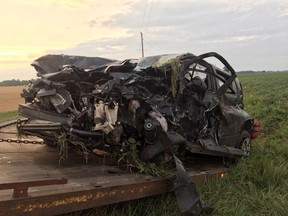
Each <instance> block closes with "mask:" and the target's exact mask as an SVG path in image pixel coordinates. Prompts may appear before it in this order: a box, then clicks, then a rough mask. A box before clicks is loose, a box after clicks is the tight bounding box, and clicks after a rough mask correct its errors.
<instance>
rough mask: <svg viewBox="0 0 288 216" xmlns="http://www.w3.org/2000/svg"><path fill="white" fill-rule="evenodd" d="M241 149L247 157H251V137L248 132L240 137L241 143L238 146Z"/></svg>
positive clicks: (244, 132)
mask: <svg viewBox="0 0 288 216" xmlns="http://www.w3.org/2000/svg"><path fill="white" fill-rule="evenodd" d="M237 147H238V148H239V149H241V150H242V151H244V154H245V156H249V155H250V151H251V136H250V133H249V132H248V131H242V133H241V135H240V137H239V143H238V145H237Z"/></svg>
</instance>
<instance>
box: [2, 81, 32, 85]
mask: <svg viewBox="0 0 288 216" xmlns="http://www.w3.org/2000/svg"><path fill="white" fill-rule="evenodd" d="M29 83H30V82H29V80H19V79H12V80H4V81H2V82H0V86H23V85H28V84H29Z"/></svg>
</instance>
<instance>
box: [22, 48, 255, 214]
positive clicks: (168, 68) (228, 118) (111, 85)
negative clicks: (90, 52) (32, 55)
mask: <svg viewBox="0 0 288 216" xmlns="http://www.w3.org/2000/svg"><path fill="white" fill-rule="evenodd" d="M208 57H214V58H216V59H218V60H219V61H220V62H222V63H223V65H224V66H225V69H224V70H221V69H219V68H217V67H216V66H214V65H212V64H209V63H208V62H207V61H205V60H204V59H206V58H208ZM32 66H34V67H35V69H36V70H37V75H38V76H39V77H40V79H38V80H37V81H35V82H33V83H32V84H31V86H30V87H29V89H28V90H24V91H23V93H22V97H23V98H25V101H26V103H25V104H22V105H20V106H19V112H20V114H21V115H22V116H25V117H28V118H29V119H30V120H29V121H28V122H26V123H25V124H22V125H20V126H19V128H18V129H19V131H20V132H21V133H22V134H26V135H36V136H38V137H41V138H43V140H44V141H45V142H46V143H47V144H50V145H57V143H58V144H59V140H61V139H59V137H60V136H63V134H64V135H65V142H66V144H68V146H70V148H77V147H80V148H82V149H83V148H85V150H86V151H91V152H94V153H98V154H114V153H120V154H121V152H123V151H125V149H127V148H129V146H130V145H131V144H132V143H137V145H136V148H137V152H139V155H138V156H139V158H140V159H141V160H142V161H144V162H150V161H154V160H156V159H157V158H158V157H159V156H161V155H163V154H164V153H169V154H170V155H174V156H175V162H176V165H177V164H178V165H177V168H179V167H180V170H181V169H182V168H181V165H180V164H181V163H180V162H179V160H178V159H177V157H176V155H180V154H181V153H183V152H192V153H200V154H210V155H217V156H224V157H228V158H237V157H242V156H244V155H249V153H250V148H251V139H253V138H256V136H257V132H255V130H253V125H254V120H253V118H252V117H251V116H249V115H248V114H247V113H246V112H245V111H244V110H243V108H244V105H243V93H242V86H241V84H240V82H239V80H238V78H237V76H236V73H235V71H234V69H233V68H232V67H231V66H230V64H229V63H228V62H227V61H226V60H225V59H224V58H223V57H222V56H220V55H219V54H217V53H205V54H203V55H200V56H195V55H193V54H190V53H187V54H181V55H159V56H152V57H144V58H140V59H129V60H125V61H123V62H119V61H115V60H110V59H103V58H97V57H95V58H92V57H77V56H64V55H47V56H43V57H41V58H39V59H37V60H36V61H34V62H33V63H32ZM131 140H132V141H131ZM180 173H181V171H180ZM180 176H181V174H180ZM183 178H185V174H184V177H183ZM180 179H181V178H180ZM196 197H197V196H196ZM194 198H195V197H194ZM194 201H195V200H194ZM197 202H198V201H197ZM197 202H196V201H195V203H197ZM189 205H190V204H189ZM193 208H195V209H196V210H195V209H194V210H195V211H196V212H197V211H198V210H199V209H198V210H197V208H198V207H196V205H194V206H193ZM190 210H191V209H190ZM191 211H192V210H191Z"/></svg>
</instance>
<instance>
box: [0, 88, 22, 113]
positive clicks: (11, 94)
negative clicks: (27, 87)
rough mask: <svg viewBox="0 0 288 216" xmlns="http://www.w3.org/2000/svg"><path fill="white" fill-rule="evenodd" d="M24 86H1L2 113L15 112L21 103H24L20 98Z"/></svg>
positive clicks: (0, 102)
mask: <svg viewBox="0 0 288 216" xmlns="http://www.w3.org/2000/svg"><path fill="white" fill-rule="evenodd" d="M23 88H24V87H23V86H0V112H9V111H15V110H17V108H18V104H19V103H24V99H23V98H21V97H20V93H21V92H22V89H23Z"/></svg>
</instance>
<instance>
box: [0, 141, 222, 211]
mask: <svg viewBox="0 0 288 216" xmlns="http://www.w3.org/2000/svg"><path fill="white" fill-rule="evenodd" d="M184 164H185V168H186V169H187V172H188V174H189V176H190V177H191V179H192V181H193V182H194V183H196V184H197V183H201V182H204V181H206V180H208V179H211V178H221V177H223V176H224V175H225V173H226V168H225V167H224V166H223V165H222V163H221V162H219V161H218V162H217V161H214V160H207V159H205V158H204V159H203V158H200V157H199V158H195V160H192V161H190V162H189V164H186V163H184ZM0 168H1V173H2V175H0V216H4V215H7V213H9V215H40V214H41V215H56V214H63V213H68V212H73V211H78V210H82V209H88V208H93V207H98V206H104V205H108V204H113V203H118V202H123V201H128V200H133V199H139V198H144V197H148V196H155V195H159V194H162V193H166V192H171V191H173V190H174V183H173V181H172V180H171V179H168V178H159V177H152V176H148V175H142V174H135V173H131V172H130V171H129V170H127V169H123V168H121V167H117V166H109V165H107V161H105V159H104V158H99V157H96V156H92V155H91V156H89V159H88V163H86V161H85V159H84V157H83V156H82V155H77V154H75V153H70V154H69V158H68V159H67V160H64V161H61V163H59V155H58V153H57V148H53V147H49V146H46V145H35V144H12V143H0ZM8 188H9V189H8Z"/></svg>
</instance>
